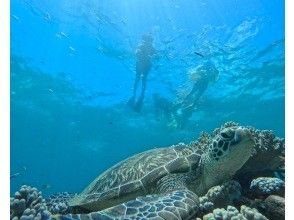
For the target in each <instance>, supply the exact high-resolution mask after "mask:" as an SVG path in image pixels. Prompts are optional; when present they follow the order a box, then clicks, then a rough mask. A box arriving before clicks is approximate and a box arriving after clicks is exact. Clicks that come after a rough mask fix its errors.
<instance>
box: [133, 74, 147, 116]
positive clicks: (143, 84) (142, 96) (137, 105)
mask: <svg viewBox="0 0 294 220" xmlns="http://www.w3.org/2000/svg"><path fill="white" fill-rule="evenodd" d="M147 74H148V73H145V74H143V76H142V87H141V95H140V97H139V98H138V101H137V103H136V106H135V110H136V111H137V112H140V111H141V109H142V105H143V100H144V97H145V90H146V83H147Z"/></svg>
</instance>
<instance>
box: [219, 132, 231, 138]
mask: <svg viewBox="0 0 294 220" xmlns="http://www.w3.org/2000/svg"><path fill="white" fill-rule="evenodd" d="M221 136H222V137H223V138H226V139H227V138H230V136H229V135H228V134H227V133H226V132H221Z"/></svg>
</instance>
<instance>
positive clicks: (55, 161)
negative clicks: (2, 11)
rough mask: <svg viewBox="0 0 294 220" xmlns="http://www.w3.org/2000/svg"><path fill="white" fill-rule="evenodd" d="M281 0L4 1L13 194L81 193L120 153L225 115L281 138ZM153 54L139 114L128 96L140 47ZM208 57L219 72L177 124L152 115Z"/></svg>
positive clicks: (183, 88) (189, 83)
mask: <svg viewBox="0 0 294 220" xmlns="http://www.w3.org/2000/svg"><path fill="white" fill-rule="evenodd" d="M284 7H285V5H284V2H283V1H279V0H272V1H266V0H257V1H255V0H242V1H241V0H224V1H216V0H197V1H195V0H185V1H184V0H162V1H158V0H141V1H137V0H129V1H122V0H108V1H105V0H103V1H93V0H89V1H79V0H76V1H65V0H51V1H44V0H38V1H37V0H11V150H10V151H11V175H13V174H17V173H19V175H17V177H15V178H13V179H11V192H14V191H16V190H17V189H18V188H19V186H20V185H23V184H29V185H33V186H36V187H38V188H39V189H41V190H42V191H43V193H44V194H45V195H49V194H52V193H54V192H62V191H70V192H80V191H81V190H82V189H83V188H84V187H85V186H86V185H87V184H88V183H89V182H90V181H92V180H93V179H94V178H95V177H96V176H97V175H98V174H100V173H101V172H103V171H104V170H105V169H107V168H109V167H110V166H112V165H113V164H115V163H117V162H118V161H120V160H122V159H125V158H127V157H129V156H130V155H133V154H135V153H138V152H142V151H144V150H147V149H151V148H154V147H161V146H168V145H171V144H175V143H178V142H186V143H187V142H190V141H192V140H195V139H196V138H197V137H198V135H199V133H200V132H201V131H208V132H211V131H212V130H213V129H214V128H216V127H218V126H220V125H221V124H223V123H224V122H226V121H231V120H233V121H236V122H239V123H240V124H242V125H250V126H255V127H256V128H259V129H271V130H273V131H274V132H275V134H277V135H278V136H280V137H284V135H285V132H284V105H285V103H284V96H285V94H284V87H285V82H284V80H285V76H284V70H285V55H284V53H285V46H284V43H285V33H284V32H285V30H284ZM146 33H148V34H151V35H152V36H153V38H154V42H153V45H154V48H155V49H156V50H157V51H158V53H157V55H156V59H154V60H153V62H152V68H151V71H150V73H149V75H148V78H147V89H146V95H145V99H144V105H143V107H142V111H141V112H140V113H137V112H134V111H132V109H130V108H129V107H128V106H127V104H126V103H127V101H128V99H129V98H130V96H131V95H132V89H133V84H134V80H135V65H136V53H135V51H136V48H137V46H138V44H140V42H141V37H142V36H143V35H145V34H146ZM195 52H197V53H200V54H202V55H204V56H205V57H206V58H207V59H209V60H210V62H212V63H213V64H214V65H215V67H216V68H217V70H218V71H219V77H218V80H217V81H216V82H215V83H211V84H210V85H209V86H208V88H207V90H206V91H205V92H204V94H203V95H202V96H201V99H200V100H199V102H198V103H197V108H195V110H194V111H193V114H192V115H191V117H189V119H188V122H187V123H186V124H185V126H183V127H181V128H173V127H170V126H168V122H167V121H166V120H165V119H164V118H159V119H158V118H157V117H156V116H155V114H154V111H155V110H154V103H153V98H152V97H153V94H154V93H157V94H160V96H162V97H165V98H166V99H168V100H170V101H171V102H176V101H177V100H178V99H180V98H181V97H183V96H185V95H186V94H187V93H189V91H191V89H192V87H193V79H192V78H191V76H190V75H189V74H188V73H189V69H191V68H193V67H195V66H197V65H199V64H202V63H203V59H202V58H201V57H200V56H198V55H197V54H195Z"/></svg>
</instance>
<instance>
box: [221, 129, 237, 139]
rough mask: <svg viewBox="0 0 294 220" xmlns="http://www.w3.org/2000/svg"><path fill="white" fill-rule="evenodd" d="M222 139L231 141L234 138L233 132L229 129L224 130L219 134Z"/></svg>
mask: <svg viewBox="0 0 294 220" xmlns="http://www.w3.org/2000/svg"><path fill="white" fill-rule="evenodd" d="M220 135H221V137H222V138H223V139H232V138H233V137H234V131H233V130H231V129H226V130H224V131H222V132H221V133H220Z"/></svg>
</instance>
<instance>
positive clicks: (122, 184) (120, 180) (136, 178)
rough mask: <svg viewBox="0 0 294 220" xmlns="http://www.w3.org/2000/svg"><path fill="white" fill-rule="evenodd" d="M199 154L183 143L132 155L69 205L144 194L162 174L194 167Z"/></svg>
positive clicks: (198, 160) (103, 174) (185, 170)
mask: <svg viewBox="0 0 294 220" xmlns="http://www.w3.org/2000/svg"><path fill="white" fill-rule="evenodd" d="M200 158H201V152H197V153H196V152H195V148H192V147H190V146H189V145H185V144H178V145H174V146H172V147H168V148H156V149H152V150H149V151H145V152H143V153H140V154H137V155H134V156H132V157H130V158H128V159H126V160H124V161H122V162H120V163H118V164H116V165H114V166H113V167H111V168H110V169H108V170H106V171H105V172H104V173H102V174H101V175H100V176H98V177H97V178H96V179H95V180H94V181H93V182H92V183H91V184H90V185H89V186H88V187H87V188H86V189H85V190H84V191H83V192H82V193H81V194H80V195H79V196H78V198H76V199H74V200H72V202H71V205H72V206H78V205H81V204H86V203H90V202H93V201H101V200H105V199H112V200H113V199H116V198H122V197H124V196H129V195H130V194H134V195H135V196H140V195H145V194H147V193H149V192H150V190H151V188H152V187H154V185H155V184H156V182H157V181H158V180H159V179H161V178H162V177H163V176H166V175H168V174H170V173H185V172H188V171H190V170H191V169H197V167H198V166H199V162H200Z"/></svg>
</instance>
